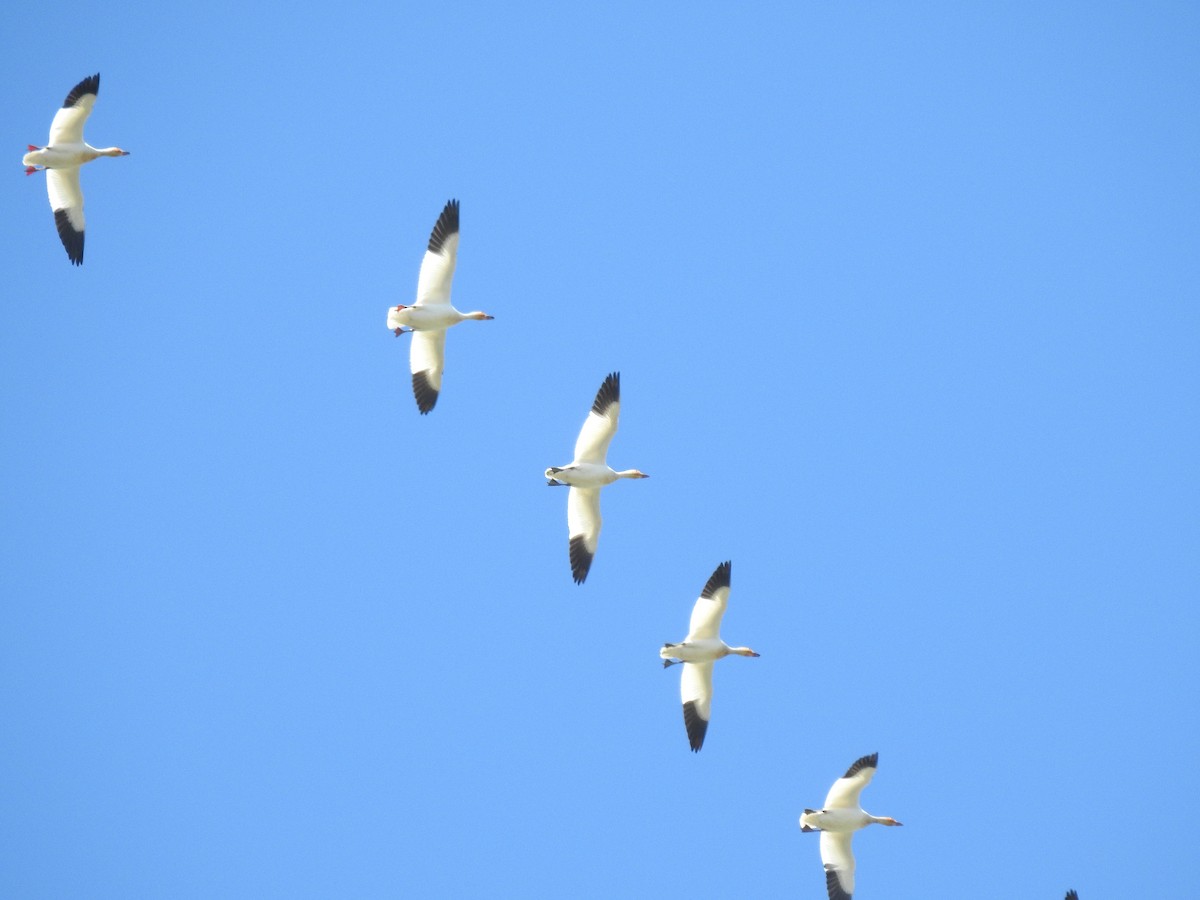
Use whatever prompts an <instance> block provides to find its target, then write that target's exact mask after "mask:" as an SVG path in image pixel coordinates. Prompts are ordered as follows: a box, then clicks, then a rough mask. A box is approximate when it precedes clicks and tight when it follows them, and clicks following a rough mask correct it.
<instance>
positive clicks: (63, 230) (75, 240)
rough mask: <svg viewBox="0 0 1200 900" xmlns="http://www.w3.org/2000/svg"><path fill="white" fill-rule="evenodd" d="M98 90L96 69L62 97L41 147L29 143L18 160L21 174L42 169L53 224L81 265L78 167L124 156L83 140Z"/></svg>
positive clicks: (70, 255)
mask: <svg viewBox="0 0 1200 900" xmlns="http://www.w3.org/2000/svg"><path fill="white" fill-rule="evenodd" d="M99 93H100V73H99V72H97V73H96V74H95V75H92V76H91V77H89V78H85V79H83V81H81V82H79V84H77V85H75V87H73V88H71V92H70V93H69V94H67V99H66V100H64V101H63V105H62V109H60V110H59V111H58V112H56V113H55V114H54V121H52V122H51V123H50V140H49V142H48V143H47V144H46V146H45V147H38V146H35V145H34V144H29V145H28V147H27V149H28V150H29V152H28V153H26V154H25V157H24V159H23V160H22V162H23V163H24V164H25V174H26V175H32V174H33V173H34V172H42V171H44V172H45V173H46V190H47V192H48V193H49V194H50V209H51V210H52V211H53V212H54V226H55V228H57V229H58V237H59V239H60V240H61V241H62V245H63V247H64V248H65V249H66V251H67V259H69V260H70V261H71V264H72V265H76V266H81V265H83V235H84V226H85V221H84V217H83V191H82V190H81V189H80V187H79V167H80V166H82V165H83V164H84V163H89V162H91V161H92V160H94V159H98V158H100V157H101V156H128V155H129V151H128V150H122V149H121V148H120V147H102V148H96V147H93V146H91V145H90V144H87V143H85V142H84V140H83V126H84V124H85V123H86V122H87V120H88V116H89V115H91V113H92V107H93V106H94V105H95V104H96V95H97V94H99Z"/></svg>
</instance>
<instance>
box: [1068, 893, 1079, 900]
mask: <svg viewBox="0 0 1200 900" xmlns="http://www.w3.org/2000/svg"><path fill="white" fill-rule="evenodd" d="M1066 900H1079V895H1078V894H1077V893H1075V892H1074V891H1067V896H1066Z"/></svg>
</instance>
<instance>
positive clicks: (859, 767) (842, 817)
mask: <svg viewBox="0 0 1200 900" xmlns="http://www.w3.org/2000/svg"><path fill="white" fill-rule="evenodd" d="M878 764H879V754H878V753H872V754H871V755H870V756H864V757H862V759H859V760H857V761H856V762H855V763H854V765H852V766H851V767H850V768H849V769H847V770H846V774H845V775H843V776H842V777H841V778H839V779H838V780H837V781H835V782H834V783H833V787H831V788H830V789H829V795H828V796H827V797H826V798H825V807H824V808H823V809H806V810H805V811H804V815H802V816H801V817H800V830H801V831H819V832H821V862H822V863H824V864H825V886H826V888H827V889H828V891H829V900H850V895H851V894H853V893H854V854H853V853H852V852H851V850H850V839H851V838H853V837H854V832H856V831H858V830H859V829H860V828H866V827H867V826H868V825H870V824H871V823H872V822H877V823H879V824H880V825H902V824H904V823H902V822H897V821H896V820H895V819H892V818H889V817H887V816H873V815H871V814H870V813H868V812H864V811H863V808H862V807H861V806H859V803H858V795H859V794H861V793H862V789H863V788H865V787H866V786H867V785H868V784H870V782H871V778H872V777H873V776H874V775H875V768H876V766H877V765H878Z"/></svg>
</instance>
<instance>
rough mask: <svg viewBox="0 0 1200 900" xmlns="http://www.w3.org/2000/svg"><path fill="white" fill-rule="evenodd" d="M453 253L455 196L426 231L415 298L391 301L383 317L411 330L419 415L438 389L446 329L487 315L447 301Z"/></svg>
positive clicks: (411, 362)
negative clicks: (394, 303)
mask: <svg viewBox="0 0 1200 900" xmlns="http://www.w3.org/2000/svg"><path fill="white" fill-rule="evenodd" d="M457 258H458V201H457V200H451V201H450V202H449V203H447V204H446V208H445V209H443V210H442V214H441V215H440V216H438V220H437V224H435V225H434V226H433V231H432V233H431V234H430V235H429V247H428V249H426V251H425V257H424V258H423V259H422V260H421V274H420V275H419V276H418V277H417V299H416V302H414V303H413V305H412V306H393V307H392V308H391V309H389V310H388V317H387V324H388V328H389V329H391V330H392V332H393V333H394V334H395V335H396V337H399V336H400V335H402V334H408V333H410V332H412V333H413V338H412V347H410V348H409V354H408V361H409V368H410V369H412V384H413V395H414V396H415V397H416V398H417V409H419V410H420V411H421V415H425V414H426V413H427V412H429V411H430V410H431V409H433V407H434V406H435V405H436V404H437V399H438V392H439V391H441V389H442V369H443V368H444V367H445V361H446V360H445V355H446V354H445V351H446V329H447V328H449V327H451V326H452V325H457V324H458V323H459V322H462V321H464V320H466V319H491V318H493V316H489V315H488V314H487V313H482V312H469V313H462V312H459V311H458V310H457V309H455V308H454V307H453V306H451V305H450V283H451V282H452V281H453V280H454V264H455V261H456V260H457ZM406 326H407V328H406Z"/></svg>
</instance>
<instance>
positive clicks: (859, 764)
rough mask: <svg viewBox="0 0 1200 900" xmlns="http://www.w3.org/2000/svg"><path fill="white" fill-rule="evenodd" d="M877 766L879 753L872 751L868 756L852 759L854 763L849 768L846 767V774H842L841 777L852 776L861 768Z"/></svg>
mask: <svg viewBox="0 0 1200 900" xmlns="http://www.w3.org/2000/svg"><path fill="white" fill-rule="evenodd" d="M878 766H879V754H878V753H872V754H871V755H870V756H864V757H862V758H861V759H856V760H855V761H854V765H852V766H851V767H850V768H848V769H847V770H846V774H845V775H843V776H842V777H843V778H853V777H854V776H855V775H857V774H858V773H859V772H860V771H862V770H863V769H874V768H878Z"/></svg>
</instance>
